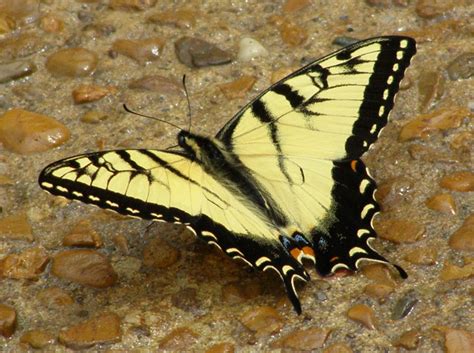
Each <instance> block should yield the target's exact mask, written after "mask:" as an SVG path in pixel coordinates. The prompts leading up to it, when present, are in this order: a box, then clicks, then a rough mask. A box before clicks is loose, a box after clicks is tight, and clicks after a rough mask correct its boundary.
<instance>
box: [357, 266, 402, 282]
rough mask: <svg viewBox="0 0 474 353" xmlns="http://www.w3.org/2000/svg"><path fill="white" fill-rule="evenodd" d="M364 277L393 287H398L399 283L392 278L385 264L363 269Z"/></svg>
mask: <svg viewBox="0 0 474 353" xmlns="http://www.w3.org/2000/svg"><path fill="white" fill-rule="evenodd" d="M361 272H362V274H363V275H364V276H366V277H367V278H369V279H371V280H372V281H374V282H376V283H378V284H383V285H387V286H391V287H396V286H397V282H396V281H395V280H394V279H393V277H392V272H391V271H390V270H389V269H388V267H387V266H386V265H383V264H369V265H366V266H364V267H362V268H361Z"/></svg>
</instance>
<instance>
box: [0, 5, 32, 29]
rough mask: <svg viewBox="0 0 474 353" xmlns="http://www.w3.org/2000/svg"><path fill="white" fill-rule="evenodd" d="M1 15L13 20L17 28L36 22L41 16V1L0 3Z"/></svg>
mask: <svg viewBox="0 0 474 353" xmlns="http://www.w3.org/2000/svg"><path fill="white" fill-rule="evenodd" d="M0 13H2V14H4V15H6V16H8V17H9V18H11V19H12V20H13V21H14V23H15V24H16V27H21V26H24V25H26V24H30V23H33V22H36V21H37V20H38V18H39V16H40V1H39V0H15V1H2V2H0Z"/></svg>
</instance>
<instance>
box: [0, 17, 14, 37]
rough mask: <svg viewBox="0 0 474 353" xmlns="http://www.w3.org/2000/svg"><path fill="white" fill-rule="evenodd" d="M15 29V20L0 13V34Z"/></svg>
mask: <svg viewBox="0 0 474 353" xmlns="http://www.w3.org/2000/svg"><path fill="white" fill-rule="evenodd" d="M14 29H15V21H14V20H13V19H12V18H11V17H9V16H8V15H6V14H3V13H0V35H4V34H6V33H9V32H11V31H13V30H14Z"/></svg>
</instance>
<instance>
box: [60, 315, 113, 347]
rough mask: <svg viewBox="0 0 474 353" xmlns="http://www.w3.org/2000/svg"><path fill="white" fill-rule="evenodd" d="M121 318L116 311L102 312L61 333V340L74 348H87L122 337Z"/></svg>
mask: <svg viewBox="0 0 474 353" xmlns="http://www.w3.org/2000/svg"><path fill="white" fill-rule="evenodd" d="M120 325H121V319H120V317H119V316H118V315H117V314H115V313H102V314H100V315H99V316H97V317H95V318H92V319H89V320H86V321H84V322H82V323H80V324H78V325H75V326H72V327H70V328H68V329H66V330H63V331H61V332H60V333H59V341H60V342H61V343H62V344H64V345H66V346H67V347H69V348H72V349H85V348H89V347H92V346H94V345H96V344H104V343H113V342H118V341H120V340H121V339H122V332H121V329H120Z"/></svg>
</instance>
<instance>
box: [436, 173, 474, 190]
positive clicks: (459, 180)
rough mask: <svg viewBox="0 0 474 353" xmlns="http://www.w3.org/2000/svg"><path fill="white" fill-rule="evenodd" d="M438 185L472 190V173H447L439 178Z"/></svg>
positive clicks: (473, 186)
mask: <svg viewBox="0 0 474 353" xmlns="http://www.w3.org/2000/svg"><path fill="white" fill-rule="evenodd" d="M439 185H440V186H441V187H442V188H445V189H449V190H454V191H461V192H468V191H474V173H473V172H470V171H460V172H454V173H451V174H448V175H446V176H444V177H443V178H442V179H441V181H440V182H439Z"/></svg>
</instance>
